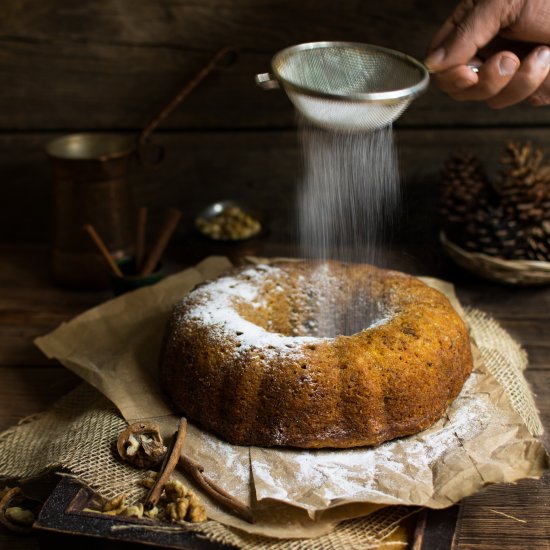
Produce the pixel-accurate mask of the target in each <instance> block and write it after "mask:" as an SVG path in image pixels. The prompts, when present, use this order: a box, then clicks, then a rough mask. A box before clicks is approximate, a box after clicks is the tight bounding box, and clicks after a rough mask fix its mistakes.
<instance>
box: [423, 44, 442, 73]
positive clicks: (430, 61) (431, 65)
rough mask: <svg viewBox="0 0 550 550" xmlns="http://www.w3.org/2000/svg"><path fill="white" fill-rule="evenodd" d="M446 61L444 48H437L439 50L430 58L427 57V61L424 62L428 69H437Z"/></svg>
mask: <svg viewBox="0 0 550 550" xmlns="http://www.w3.org/2000/svg"><path fill="white" fill-rule="evenodd" d="M443 59H445V50H444V49H443V48H437V50H434V51H433V52H432V53H431V54H430V55H428V57H426V60H425V61H424V64H425V65H426V67H428V69H435V68H437V66H438V65H439V64H440V63H441V62H442V61H443Z"/></svg>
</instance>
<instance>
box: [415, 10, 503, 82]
mask: <svg viewBox="0 0 550 550" xmlns="http://www.w3.org/2000/svg"><path fill="white" fill-rule="evenodd" d="M466 5H467V6H468V7H466ZM504 15H505V14H504V13H503V3H502V2H501V1H500V0H485V1H481V2H478V3H472V2H463V3H461V4H460V5H459V7H458V8H457V9H456V10H455V12H454V13H453V15H452V16H451V17H450V18H449V19H448V20H447V21H445V23H444V24H443V26H442V28H441V29H440V31H439V32H438V33H437V35H436V38H439V40H434V41H432V47H434V46H435V49H433V50H432V51H431V52H430V53H429V54H428V56H427V57H426V60H425V65H426V66H427V67H428V69H430V70H431V71H433V72H439V71H443V70H446V69H450V68H451V67H455V66H457V65H465V64H467V63H468V61H469V60H470V59H472V57H474V56H475V55H476V53H477V51H478V50H479V49H480V48H482V47H484V46H486V45H487V44H488V43H489V42H490V41H491V40H492V39H493V38H494V37H495V36H496V35H497V34H498V33H499V31H500V29H501V27H502V22H503V18H504ZM442 35H443V36H442Z"/></svg>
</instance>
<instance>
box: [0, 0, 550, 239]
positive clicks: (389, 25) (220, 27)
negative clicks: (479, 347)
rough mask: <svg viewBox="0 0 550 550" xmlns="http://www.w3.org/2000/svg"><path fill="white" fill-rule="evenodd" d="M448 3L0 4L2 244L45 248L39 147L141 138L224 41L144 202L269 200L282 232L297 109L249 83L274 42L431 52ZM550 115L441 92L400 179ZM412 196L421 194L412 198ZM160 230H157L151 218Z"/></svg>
mask: <svg viewBox="0 0 550 550" xmlns="http://www.w3.org/2000/svg"><path fill="white" fill-rule="evenodd" d="M453 5H454V1H451V0H445V1H441V2H429V1H428V0H417V1H414V2H411V1H407V0H396V1H393V2H386V3H385V4H384V5H383V6H381V5H380V3H379V2H369V1H359V0H341V1H339V2H334V1H330V0H316V1H310V0H307V1H301V2H295V1H293V0H276V1H273V0H200V1H197V0H164V1H158V0H137V1H136V0H101V1H99V2H81V1H79V0H55V1H54V0H41V1H40V2H37V1H36V0H11V1H10V2H3V3H1V4H0V79H1V81H2V86H0V186H1V194H0V241H3V242H10V241H30V242H33V241H41V242H47V241H48V239H49V238H50V231H51V218H52V212H51V177H50V172H49V166H48V164H47V160H46V158H45V156H44V153H43V147H44V145H45V144H46V143H47V142H48V141H49V140H50V139H52V138H53V137H56V136H59V135H63V134H66V133H71V132H75V131H82V130H85V131H114V132H121V133H125V134H128V135H130V136H136V137H137V135H138V134H139V132H140V131H141V129H142V128H143V127H144V125H145V124H146V122H147V121H148V120H149V118H150V117H151V116H152V115H153V114H155V113H156V112H157V110H158V109H160V108H161V107H162V105H163V104H164V103H165V102H166V101H167V100H168V99H170V98H171V97H172V96H173V94H174V93H175V92H176V91H177V90H178V89H179V87H180V86H181V85H182V84H183V83H185V82H186V81H187V80H188V79H189V78H191V77H192V76H193V75H194V74H195V72H196V71H197V70H198V69H199V68H200V67H202V65H203V64H204V63H205V62H206V61H207V60H208V59H209V57H210V56H211V55H212V54H213V53H214V52H215V51H216V50H218V49H219V48H220V47H223V46H232V47H235V48H236V49H237V52H238V53H237V56H236V59H235V61H234V63H232V64H231V65H230V66H227V67H223V68H219V69H217V70H216V71H215V72H214V73H213V74H211V75H210V76H209V77H208V78H207V79H206V80H205V81H204V82H202V83H201V84H200V85H199V88H198V89H197V90H195V92H194V93H193V94H191V96H190V97H189V98H188V99H187V100H186V101H185V102H184V103H183V104H182V105H180V106H179V107H178V108H177V109H176V111H175V112H173V113H172V114H171V115H170V117H169V118H168V119H167V120H165V121H164V122H163V123H162V124H161V126H160V127H159V129H158V131H157V132H156V134H155V139H156V140H157V141H158V142H159V143H162V144H164V145H165V146H166V148H167V153H168V155H167V160H166V162H165V164H163V165H162V166H161V167H160V168H159V169H158V170H156V171H154V172H145V171H143V170H140V169H137V168H136V170H135V171H134V172H133V173H132V182H133V183H134V188H135V196H136V203H140V204H141V203H146V204H148V205H149V206H150V207H151V208H152V209H153V211H154V212H153V219H154V220H157V221H158V219H159V218H160V215H161V210H162V209H163V208H166V207H168V206H174V205H179V206H181V207H184V209H185V212H186V213H187V214H188V215H189V216H191V215H192V214H193V213H195V212H196V211H197V210H198V208H200V207H201V206H202V205H204V204H206V203H207V202H208V201H210V200H213V199H218V198H225V197H237V198H242V199H245V200H248V201H249V202H252V203H254V204H255V205H256V206H258V207H260V208H265V209H269V210H270V213H271V214H272V219H274V220H275V222H276V230H275V231H274V232H272V234H271V235H272V238H274V239H285V238H288V231H287V228H288V226H289V224H290V223H291V222H292V219H293V216H292V209H293V196H294V192H295V189H296V186H297V185H298V184H299V174H300V150H299V146H298V141H297V139H296V120H295V114H294V111H293V109H292V106H291V104H290V102H289V101H288V99H287V98H286V96H285V94H284V93H283V92H281V91H274V92H269V93H268V92H264V91H262V90H260V89H259V88H257V87H256V86H255V84H254V81H253V77H254V75H255V74H256V73H258V72H263V71H266V70H268V69H269V64H270V59H271V57H272V55H273V54H274V53H275V52H277V51H278V50H279V49H281V48H283V47H286V46H289V45H292V44H296V43H299V42H305V41H314V40H333V39H334V40H352V41H362V42H371V43H375V44H379V45H382V46H386V47H391V48H394V49H398V50H400V51H403V52H406V53H409V54H411V55H413V56H415V57H417V58H420V59H422V57H423V55H424V51H425V48H426V46H427V44H428V41H429V39H430V37H431V36H432V34H433V32H434V31H435V30H436V29H437V27H438V25H439V24H440V23H441V21H442V20H443V19H444V17H445V16H446V15H447V14H448V13H449V12H450V11H451V9H452V7H453ZM549 125H550V110H548V109H544V108H538V109H537V108H533V107H530V106H528V105H523V106H518V107H513V108H510V109H506V110H503V111H492V110H490V109H488V108H486V107H485V106H484V105H483V104H477V103H458V102H454V101H452V100H450V99H448V98H447V97H446V96H445V95H443V94H442V93H440V92H439V91H438V90H437V89H436V88H435V86H431V87H430V89H429V91H428V92H427V93H426V94H425V95H424V96H423V97H421V98H419V99H418V100H416V101H415V102H413V104H412V105H411V106H410V107H409V109H408V110H407V112H406V113H405V114H404V115H403V116H402V117H401V118H400V119H399V120H398V122H397V123H396V125H395V129H396V132H395V133H396V136H397V139H398V143H399V147H400V149H399V151H400V155H401V157H400V158H401V169H402V174H403V181H404V186H410V187H411V188H414V186H415V185H416V184H418V183H424V182H426V181H428V180H429V179H430V175H433V174H434V173H435V172H436V171H437V170H438V169H439V167H440V165H441V163H442V162H443V160H444V158H445V157H446V156H447V155H448V154H450V153H451V152H452V151H453V150H455V149H457V148H461V147H465V146H468V147H473V148H475V149H477V150H480V151H482V152H483V154H486V155H487V156H488V157H490V158H491V159H493V158H495V157H496V155H497V154H498V149H499V147H500V146H501V145H502V143H503V141H504V140H505V139H509V138H513V137H516V138H521V139H527V138H533V139H536V140H538V141H540V142H542V143H543V144H546V142H548V141H549V139H548V131H547V128H548V126H549ZM413 194H414V193H413ZM153 227H154V226H153Z"/></svg>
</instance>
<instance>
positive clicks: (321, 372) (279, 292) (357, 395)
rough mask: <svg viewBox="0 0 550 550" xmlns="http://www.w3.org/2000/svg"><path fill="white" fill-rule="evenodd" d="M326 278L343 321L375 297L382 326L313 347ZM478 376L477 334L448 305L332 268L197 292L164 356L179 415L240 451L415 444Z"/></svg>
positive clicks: (265, 268)
mask: <svg viewBox="0 0 550 550" xmlns="http://www.w3.org/2000/svg"><path fill="white" fill-rule="evenodd" d="M323 270H324V271H323ZM319 273H323V274H324V275H325V276H326V277H325V278H324V279H323V280H328V281H329V282H328V284H327V285H325V286H324V287H323V288H324V289H325V292H328V293H329V295H330V297H331V299H332V300H333V303H334V308H335V312H334V313H335V316H338V315H339V314H340V313H341V311H345V310H346V308H348V307H349V305H350V304H351V303H352V302H353V301H354V300H356V299H357V295H358V290H359V289H364V288H367V287H368V293H369V295H370V297H371V298H372V300H374V301H375V302H376V303H379V304H382V305H383V308H382V311H381V312H379V314H378V317H379V318H378V320H377V322H374V323H373V324H371V326H370V327H368V328H366V329H364V330H361V331H360V332H358V333H356V334H353V335H351V336H336V337H331V338H328V337H322V336H319V335H317V336H316V335H315V332H316V331H318V330H319V326H318V323H317V318H316V315H318V311H316V309H315V307H316V304H317V303H318V295H319V293H322V292H323V289H322V288H321V286H319V284H318V282H319V280H320V279H319V278H318V277H319ZM312 334H313V336H312ZM471 370H472V355H471V347H470V341H469V337H468V331H467V329H466V327H465V325H464V322H463V321H462V319H461V318H460V316H459V315H458V314H457V313H456V311H455V310H454V308H453V307H452V306H451V304H450V303H449V301H448V300H447V298H446V297H445V296H444V295H443V294H441V293H440V292H438V291H436V290H434V289H432V288H430V287H429V286H427V285H426V284H424V283H423V282H422V281H420V280H418V279H417V278H415V277H411V276H409V275H405V274H403V273H400V272H396V271H389V270H382V269H379V268H376V267H373V266H370V265H365V264H349V265H346V264H342V263H340V262H332V261H331V262H326V263H323V264H321V263H318V262H277V263H274V264H270V265H259V266H250V267H244V268H237V269H234V270H232V271H231V272H229V273H228V274H226V275H224V276H221V277H219V278H217V279H215V280H213V281H209V282H206V283H203V284H201V285H199V286H198V287H197V288H195V289H194V290H193V291H192V292H191V293H190V294H188V295H187V296H186V297H185V298H184V299H183V300H182V301H180V302H179V303H178V304H177V305H176V306H175V308H174V310H173V313H172V315H171V317H170V320H169V323H168V326H167V330H166V334H165V338H164V342H163V346H162V350H161V355H160V374H161V381H162V385H163V388H164V390H165V392H166V393H167V394H168V396H169V397H170V398H171V400H172V402H173V404H174V406H175V408H176V409H177V410H178V411H179V412H181V413H182V414H184V415H185V416H187V418H188V419H190V420H193V421H195V422H197V423H198V424H199V425H201V426H203V427H204V428H206V429H208V430H210V431H212V432H214V433H216V434H218V435H219V436H221V437H222V438H224V439H226V440H227V441H229V442H230V443H233V444H237V445H258V446H273V445H285V446H294V447H304V448H321V447H339V448H348V447H356V446H362V445H377V444H380V443H382V442H383V441H387V440H390V439H394V438H396V437H400V436H405V435H409V434H413V433H417V432H419V431H421V430H423V429H425V428H427V427H429V426H431V425H432V424H433V423H434V422H435V421H437V420H438V419H439V418H441V417H442V416H443V414H444V413H445V410H446V408H447V406H448V405H449V403H450V402H451V401H452V400H453V399H454V398H455V397H456V396H457V395H458V393H459V392H460V390H461V389H462V386H463V384H464V381H465V380H466V378H467V377H468V375H469V374H470V372H471Z"/></svg>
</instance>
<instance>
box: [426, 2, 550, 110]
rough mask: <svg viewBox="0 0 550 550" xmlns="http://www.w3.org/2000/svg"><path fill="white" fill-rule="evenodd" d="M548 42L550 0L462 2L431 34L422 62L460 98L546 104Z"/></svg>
mask: <svg viewBox="0 0 550 550" xmlns="http://www.w3.org/2000/svg"><path fill="white" fill-rule="evenodd" d="M549 43H550V0H506V1H503V0H462V1H461V2H460V3H459V4H458V5H457V7H456V9H455V11H454V13H453V14H452V16H451V17H449V19H447V20H446V21H445V22H444V23H443V25H442V26H441V28H440V29H439V31H438V32H437V33H436V34H435V36H434V37H433V39H432V41H431V43H430V46H429V48H428V56H427V57H426V60H425V64H426V66H427V67H428V69H429V70H430V71H431V72H432V73H434V74H433V78H434V80H435V82H436V84H437V85H438V86H439V88H440V89H441V90H443V91H444V92H446V93H447V94H448V95H449V96H451V97H452V98H454V99H456V100H459V101H468V100H476V101H485V102H486V103H487V105H488V106H489V107H492V108H495V109H501V108H503V107H508V106H510V105H514V104H517V103H520V102H521V101H524V100H527V101H529V102H530V103H531V104H532V105H536V106H539V105H549V104H550V78H549V72H550V47H548V46H547V44H549ZM471 64H474V65H479V72H478V73H475V72H474V71H473V70H472V68H471V66H469V65H471Z"/></svg>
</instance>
